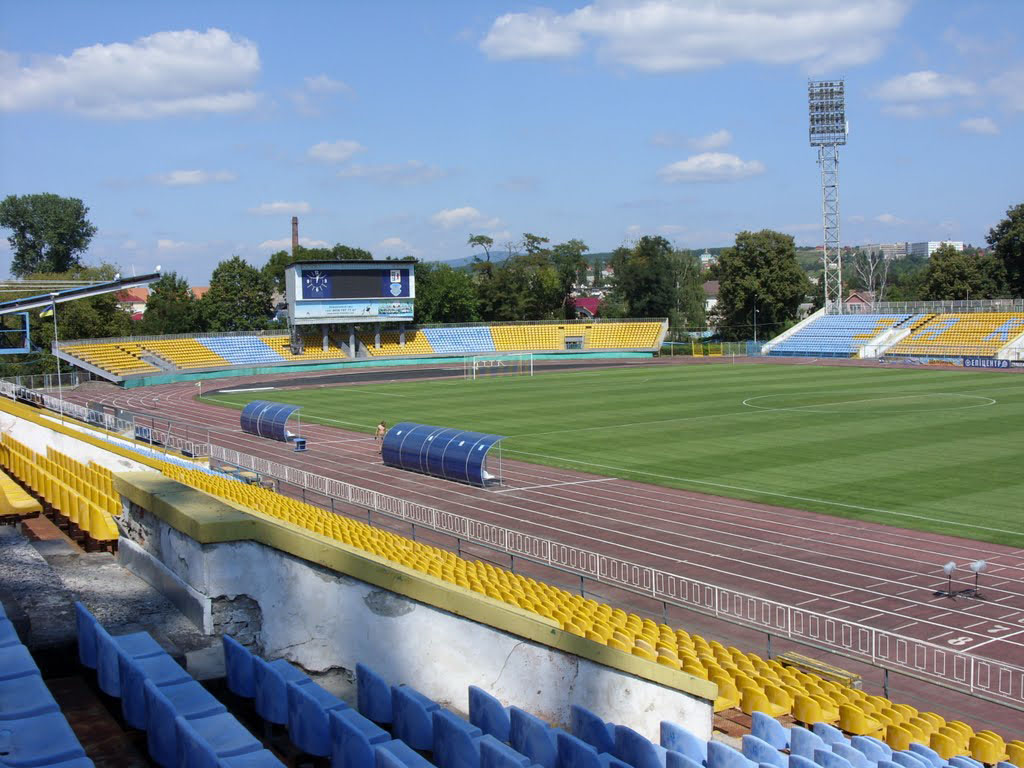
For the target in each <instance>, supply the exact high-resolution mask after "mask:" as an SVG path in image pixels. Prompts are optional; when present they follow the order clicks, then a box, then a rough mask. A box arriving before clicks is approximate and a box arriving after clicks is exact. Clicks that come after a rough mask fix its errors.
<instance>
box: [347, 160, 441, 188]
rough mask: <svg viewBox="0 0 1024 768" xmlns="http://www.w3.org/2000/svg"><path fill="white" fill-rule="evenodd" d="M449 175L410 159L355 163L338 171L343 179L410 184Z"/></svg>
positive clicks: (434, 167)
mask: <svg viewBox="0 0 1024 768" xmlns="http://www.w3.org/2000/svg"><path fill="white" fill-rule="evenodd" d="M447 175H448V171H446V170H445V169H444V168H439V167H438V166H436V165H430V164H428V163H424V162H422V161H420V160H408V161H406V162H404V163H383V164H380V165H361V164H359V163H353V164H352V165H349V166H347V167H345V168H342V169H341V170H340V171H338V176H339V177H341V178H343V179H367V180H369V181H375V182H378V183H381V184H399V185H403V186H409V185H412V184H424V183H426V182H430V181H434V180H436V179H440V178H443V177H444V176H447Z"/></svg>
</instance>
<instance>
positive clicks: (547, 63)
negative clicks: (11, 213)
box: [0, 0, 1024, 285]
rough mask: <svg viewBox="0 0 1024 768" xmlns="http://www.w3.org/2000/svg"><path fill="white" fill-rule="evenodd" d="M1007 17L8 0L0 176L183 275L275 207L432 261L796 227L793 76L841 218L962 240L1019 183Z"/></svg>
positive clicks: (1, 262) (626, 6)
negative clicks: (81, 206) (832, 122)
mask: <svg viewBox="0 0 1024 768" xmlns="http://www.w3.org/2000/svg"><path fill="white" fill-rule="evenodd" d="M1022 35H1024V2H1019V0H975V1H974V2H971V3H963V2H960V1H959V0H918V2H912V0H717V1H712V0H689V1H687V2H682V1H680V2H672V1H671V0H595V1H594V2H591V3H585V2H584V1H583V0H580V2H579V4H573V3H547V4H540V5H538V4H534V3H520V2H511V1H502V0H496V1H493V2H490V1H489V2H481V1H480V0H476V1H475V2H474V1H473V0H465V1H464V2H462V1H455V0H451V1H449V0H446V1H445V2H420V1H419V0H405V1H403V2H375V3H371V2H352V1H349V2H340V1H334V2H302V1H301V0H298V1H297V2H292V3H280V2H261V1H260V0H249V1H248V2H245V3H241V2H238V3H234V2H213V3H211V2H208V1H204V2H189V1H188V0H176V2H174V3H139V2H137V0H131V1H130V2H117V1H115V0H105V1H103V2H91V3H83V2H80V0H69V1H62V0H47V1H46V2H33V3H27V2H21V1H20V0H0V83H2V86H0V196H7V195H10V194H17V195H22V194H31V193H40V192H52V193H56V194H59V195H63V196H67V197H77V198H80V199H82V200H83V201H84V202H85V204H86V205H87V206H88V207H89V209H90V211H89V218H90V220H91V221H92V222H93V223H94V224H95V225H96V227H97V230H98V231H97V234H96V236H95V238H94V239H93V242H92V245H91V247H90V249H89V252H88V254H87V255H86V257H85V261H86V263H90V264H95V263H100V262H108V263H113V264H116V265H118V266H119V267H120V268H121V270H122V272H123V273H125V274H131V273H132V270H134V271H135V272H137V273H139V274H142V273H144V272H148V271H150V270H151V269H152V268H153V267H155V266H156V265H161V267H162V269H163V270H164V271H170V270H174V271H177V272H178V273H179V274H182V275H184V276H186V277H187V278H188V279H189V280H190V281H191V282H192V283H193V284H194V285H202V284H205V283H206V282H208V280H209V275H210V273H211V271H212V269H213V267H214V266H215V265H216V263H217V262H218V261H221V260H223V259H227V258H230V257H231V256H232V255H235V254H237V255H240V256H242V257H243V258H245V259H246V260H248V261H249V262H251V263H252V264H254V265H256V266H260V265H262V264H263V263H264V262H265V261H266V259H267V257H268V256H269V255H270V253H272V252H273V251H275V250H279V249H281V248H287V247H289V245H290V236H291V224H290V222H291V217H292V216H293V215H295V216H298V217H299V228H300V236H301V242H302V243H303V244H304V245H307V246H322V245H333V244H334V243H344V244H346V245H352V246H357V247H361V248H366V249H368V250H370V251H371V252H372V253H373V254H374V255H375V256H376V257H378V258H385V257H388V256H394V257H401V256H406V255H412V256H415V257H417V258H420V259H424V260H430V261H445V260H452V259H459V258H464V257H466V256H469V255H470V254H471V252H472V251H471V249H470V248H469V247H468V245H467V242H466V241H467V238H468V237H469V236H470V235H471V234H486V235H489V236H491V237H493V238H494V240H495V243H496V247H498V248H499V249H500V248H503V247H504V245H505V244H506V243H509V242H515V241H517V240H519V239H521V237H522V233H523V232H531V233H534V234H538V235H542V236H546V237H549V238H551V241H552V242H563V241H565V240H568V239H570V238H580V239H582V240H583V241H584V242H585V243H586V244H587V245H588V246H589V247H590V249H591V250H592V251H608V250H612V249H614V248H616V247H618V246H620V245H622V244H624V243H625V244H628V243H629V242H631V241H633V240H635V239H637V238H639V237H640V236H642V235H647V234H656V235H663V236H665V237H666V238H668V239H669V240H670V241H671V242H672V243H674V244H675V245H677V246H678V247H681V248H693V249H703V248H705V247H714V246H723V245H729V244H731V243H732V242H733V240H734V238H735V235H736V233H737V232H739V231H742V230H759V229H762V228H771V229H776V230H780V231H783V232H786V233H789V234H792V235H793V236H794V237H795V238H796V241H797V243H798V244H800V245H815V244H818V243H820V242H821V239H822V234H821V191H820V177H819V171H818V167H817V164H816V153H815V150H814V149H812V148H811V147H810V146H809V144H808V139H807V95H806V86H807V80H808V79H809V78H810V79H826V78H840V77H841V78H845V80H846V86H847V88H846V90H847V104H846V109H847V117H848V121H849V129H850V132H849V138H848V143H847V145H846V146H845V147H843V148H842V149H841V150H840V200H841V211H842V216H841V221H842V242H843V243H844V244H857V243H869V242H893V241H904V240H909V241H921V240H939V239H953V240H963V241H966V242H968V243H974V244H978V245H980V244H983V242H984V238H985V235H986V233H987V232H988V230H989V228H991V227H992V226H994V225H995V224H996V223H997V222H998V221H999V220H1000V219H1001V218H1003V216H1004V215H1005V213H1006V210H1007V209H1008V208H1009V207H1011V206H1012V205H1015V204H1017V203H1020V202H1022V201H1024V160H1022V158H1024V152H1022V151H1021V146H1020V144H1021V141H1020V139H1021V138H1022V136H1024V130H1022V129H1024V42H1022V39H1021V38H1022ZM3 234H4V236H5V238H6V235H7V234H9V232H8V231H6V230H5V231H4V233H3ZM10 258H11V252H10V249H9V247H8V246H7V243H6V240H4V241H2V242H0V272H2V273H4V274H6V273H7V269H8V267H9V264H10Z"/></svg>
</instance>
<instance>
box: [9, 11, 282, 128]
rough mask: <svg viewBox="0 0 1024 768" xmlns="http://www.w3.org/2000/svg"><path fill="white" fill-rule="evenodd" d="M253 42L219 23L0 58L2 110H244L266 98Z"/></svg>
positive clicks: (117, 113) (112, 114) (133, 115)
mask: <svg viewBox="0 0 1024 768" xmlns="http://www.w3.org/2000/svg"><path fill="white" fill-rule="evenodd" d="M259 72H260V56H259V51H258V49H257V47H256V44H255V43H253V42H250V41H249V40H246V39H245V38H240V39H237V40H236V39H234V38H232V37H231V35H229V34H228V33H227V32H225V31H223V30H220V29H208V30H206V31H205V32H198V31H196V30H191V29H186V30H180V31H168V32H157V33H156V34H153V35H149V36H148V37H141V38H139V39H138V40H134V41H132V42H131V43H109V44H97V45H91V46H88V47H85V48H77V49H75V50H74V51H72V52H71V54H70V55H68V56H39V57H34V58H32V59H31V60H30V61H29V62H28V63H27V64H26V65H24V66H22V65H21V63H20V61H19V57H18V56H16V55H14V54H10V53H8V54H6V55H4V56H0V80H3V82H4V88H3V89H2V90H0V110H3V111H25V110H34V109H58V110H66V111H69V112H77V113H80V114H84V115H87V116H89V117H97V118H111V119H119V118H120V119H149V118H158V117H167V116H172V115H182V114H194V113H223V112H240V111H244V110H249V109H253V108H254V107H256V106H258V105H259V104H260V103H261V101H262V97H261V96H260V94H258V93H255V92H253V91H251V90H249V87H250V86H251V85H252V83H253V81H254V80H255V79H256V77H257V76H258V75H259Z"/></svg>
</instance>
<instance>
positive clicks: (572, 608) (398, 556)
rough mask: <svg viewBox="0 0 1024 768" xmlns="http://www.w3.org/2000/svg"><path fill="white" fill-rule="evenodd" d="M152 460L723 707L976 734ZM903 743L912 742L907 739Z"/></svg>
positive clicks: (184, 478)
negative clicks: (622, 656) (528, 615)
mask: <svg viewBox="0 0 1024 768" xmlns="http://www.w3.org/2000/svg"><path fill="white" fill-rule="evenodd" d="M149 463H150V464H151V465H152V466H154V467H155V468H158V469H160V470H161V471H163V472H164V473H165V474H166V475H167V476H169V477H171V478H173V479H175V480H178V481H179V482H183V483H184V484H186V485H189V486H192V487H194V488H197V489H199V490H201V491H204V492H206V493H210V494H212V495H214V496H218V497H221V498H224V499H225V500H228V501H230V502H232V503H235V504H238V505H240V506H242V507H247V508H250V509H253V510H255V511H257V512H259V513H261V514H265V515H270V516H272V517H275V518H278V519H280V520H283V521H285V522H287V523H290V524H293V525H298V526H301V527H303V528H305V529H307V530H310V531H313V532H315V533H317V534H320V535H323V536H325V537H326V538H328V539H331V540H334V541H337V542H339V543H341V544H343V545H346V546H349V547H354V548H357V549H361V550H363V551H366V552H369V553H372V554H375V555H378V556H381V557H384V558H387V559H389V560H391V561H392V562H395V563H396V564H398V565H401V566H404V567H408V568H410V569H414V570H417V571H420V572H422V573H426V574H430V575H432V576H435V577H437V578H439V579H442V580H444V581H447V582H449V583H450V584H453V585H455V586H456V587H462V588H465V589H468V590H471V591H474V592H477V593H479V594H482V595H486V596H488V597H491V598H493V599H497V600H502V601H504V602H508V603H510V604H513V605H517V606H518V607H520V608H523V609H524V610H528V611H532V612H534V613H537V614H538V615H541V616H545V617H549V618H552V619H555V620H556V621H558V622H559V624H560V625H561V627H562V628H563V629H564V630H566V631H568V632H571V633H574V634H577V635H580V636H582V637H586V638H588V639H590V640H593V641H594V642H599V643H602V644H604V645H606V646H608V647H611V648H614V649H617V650H620V651H623V652H626V653H630V654H631V655H633V656H634V657H637V658H641V659H645V660H648V661H651V662H653V663H658V664H661V665H663V666H668V667H670V668H673V669H681V670H683V671H685V672H688V673H690V674H693V675H695V676H698V677H701V678H704V679H708V680H711V681H713V682H715V683H716V684H717V686H718V690H719V695H718V698H717V700H716V701H715V710H716V711H722V710H724V709H729V708H732V707H739V708H740V709H742V710H743V711H744V712H746V713H748V714H753V713H755V712H764V713H767V714H770V715H772V716H782V715H786V714H793V715H794V716H795V717H797V719H798V720H800V721H801V722H805V723H807V724H813V723H821V724H825V725H827V724H830V723H831V724H835V725H838V726H839V727H840V728H843V729H845V730H847V731H848V732H849V733H858V735H859V733H865V734H875V735H878V736H880V737H882V738H884V739H885V740H886V741H887V742H889V743H890V744H891V745H893V746H896V747H900V748H905V746H906V744H907V743H909V742H911V741H913V742H917V743H919V744H922V745H924V746H936V747H941V748H942V749H943V750H944V751H948V749H947V747H948V745H947V744H945V742H943V738H950V739H953V736H952V734H951V732H950V730H951V729H957V728H959V729H961V730H962V731H963V732H964V738H965V739H966V741H964V739H961V740H960V741H959V742H958V741H957V740H956V739H953V741H954V745H953V748H955V749H958V750H960V753H963V751H964V750H967V749H968V748H969V746H970V739H971V738H972V737H973V736H975V735H977V734H974V732H973V731H971V730H970V727H969V726H967V725H965V724H962V723H957V722H956V721H952V722H949V723H947V722H946V721H945V720H943V718H941V716H939V715H936V714H933V713H927V712H920V713H919V712H917V711H916V710H913V708H910V707H907V706H905V705H897V704H894V703H893V702H891V701H890V700H888V699H886V698H884V697H880V696H869V695H867V694H866V693H864V692H862V691H859V690H857V689H854V688H852V687H850V686H848V685H841V684H839V683H836V682H832V681H829V680H825V679H823V678H822V677H821V676H819V675H816V674H813V673H809V672H805V671H801V670H800V669H796V668H793V667H788V666H786V665H785V664H783V663H780V662H779V661H778V660H774V659H768V660H764V659H761V658H760V657H758V656H757V655H756V654H753V653H744V652H742V651H740V650H739V649H736V648H731V647H729V648H727V647H724V646H723V645H721V644H720V643H718V642H716V641H714V640H711V641H708V640H705V639H704V638H703V637H701V636H700V635H697V634H695V633H693V634H691V633H688V632H686V631H685V630H683V629H674V628H672V627H669V626H667V625H665V624H658V623H656V622H654V621H652V620H650V619H644V618H641V617H640V616H637V615H635V614H629V613H626V612H624V611H622V610H621V609H613V608H611V607H610V606H608V605H606V604H601V603H599V602H597V601H595V600H589V599H584V598H582V597H580V596H579V595H574V594H571V593H569V592H567V591H565V590H561V589H558V588H554V587H551V586H550V585H547V584H544V583H542V582H538V581H536V580H533V579H530V578H528V577H525V576H523V575H521V574H516V573H511V572H508V571H504V570H502V569H499V568H495V567H494V566H492V565H490V564H488V563H482V562H479V561H467V560H464V559H462V558H461V557H458V556H457V555H455V554H454V553H451V552H448V551H446V550H442V549H438V548H434V547H431V546H429V545H425V544H423V543H420V542H415V541H411V540H409V539H406V538H404V537H402V536H399V535H397V534H394V533H390V532H388V531H384V530H380V529H377V528H373V527H372V526H369V525H367V524H365V523H361V522H358V521H355V520H351V519H348V518H344V517H341V516H338V515H335V514H333V513H331V512H328V511H326V510H323V509H320V508H319V507H315V506H313V505H310V504H306V503H304V502H301V501H298V500H296V499H291V498H288V497H285V496H282V495H281V494H278V493H276V492H273V491H270V490H268V489H265V488H261V487H259V486H254V485H246V484H243V483H239V482H237V481H236V480H234V479H228V478H226V477H222V476H220V475H217V474H214V473H210V472H208V471H200V470H198V469H196V470H192V469H186V468H185V467H182V466H178V465H174V464H171V463H169V462H166V461H162V460H160V459H157V458H155V457H151V458H150V459H149ZM900 745H903V746H900Z"/></svg>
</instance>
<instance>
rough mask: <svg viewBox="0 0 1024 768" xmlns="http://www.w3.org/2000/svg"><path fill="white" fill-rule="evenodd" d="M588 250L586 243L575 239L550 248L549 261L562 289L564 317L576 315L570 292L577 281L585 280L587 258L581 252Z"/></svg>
mask: <svg viewBox="0 0 1024 768" xmlns="http://www.w3.org/2000/svg"><path fill="white" fill-rule="evenodd" d="M589 250H590V248H588V247H587V244H586V243H584V242H583V241H582V240H577V239H572V240H569V241H568V242H565V243H559V244H558V245H556V246H554V247H553V248H552V249H551V263H552V264H554V265H555V269H556V270H557V271H558V281H559V284H560V289H561V291H562V308H563V312H564V315H565V317H566V318H572V317H575V316H576V312H575V308H574V305H573V301H572V293H573V289H574V288H575V287H576V284H577V283H582V282H584V281H585V280H586V276H587V260H586V259H585V258H584V256H583V254H584V253H586V252H587V251H589Z"/></svg>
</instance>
